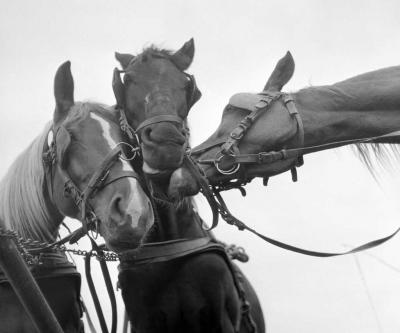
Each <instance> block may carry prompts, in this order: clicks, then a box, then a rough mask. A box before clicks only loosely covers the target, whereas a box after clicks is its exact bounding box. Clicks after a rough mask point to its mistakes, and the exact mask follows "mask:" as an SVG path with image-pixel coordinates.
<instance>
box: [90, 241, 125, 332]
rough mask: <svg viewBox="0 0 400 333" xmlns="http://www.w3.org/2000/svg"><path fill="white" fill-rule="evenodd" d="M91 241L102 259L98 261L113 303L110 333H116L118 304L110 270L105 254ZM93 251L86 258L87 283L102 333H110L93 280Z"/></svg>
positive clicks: (94, 249)
mask: <svg viewBox="0 0 400 333" xmlns="http://www.w3.org/2000/svg"><path fill="white" fill-rule="evenodd" d="M89 239H90V242H91V243H92V248H93V250H92V251H96V252H97V254H98V255H100V257H101V259H98V260H99V262H100V268H101V272H102V273H103V278H104V282H105V284H106V287H107V292H108V296H109V298H110V303H111V312H112V323H111V331H110V332H111V333H116V331H117V302H116V299H115V294H114V289H113V286H112V282H111V278H110V273H109V271H108V268H107V263H106V261H105V260H104V258H103V255H104V252H103V250H102V249H101V248H100V247H99V246H98V245H97V244H96V242H95V241H94V240H93V239H92V238H91V237H89ZM92 251H90V252H89V253H87V254H86V256H85V273H86V279H87V282H88V286H89V290H90V293H91V295H92V298H93V303H94V305H95V308H96V312H97V316H98V318H99V322H100V326H101V329H102V332H103V333H108V328H107V324H106V321H105V319H104V314H103V310H102V308H101V304H100V301H99V297H98V295H97V292H96V287H95V285H94V283H93V279H92V273H91V267H90V260H91V253H92ZM98 258H99V257H98Z"/></svg>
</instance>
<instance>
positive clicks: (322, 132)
mask: <svg viewBox="0 0 400 333" xmlns="http://www.w3.org/2000/svg"><path fill="white" fill-rule="evenodd" d="M293 72H294V61H293V58H292V56H291V54H290V53H289V52H288V53H287V54H286V56H285V57H283V58H282V59H281V60H280V61H279V63H278V65H277V66H276V68H275V70H274V72H273V73H272V74H271V76H270V78H269V80H268V82H267V84H266V85H265V87H264V89H263V92H262V93H260V94H248V93H246V94H243V93H241V94H237V95H234V96H233V97H232V98H231V100H230V102H229V104H228V105H227V106H226V107H225V109H224V112H223V115H222V121H221V123H220V125H219V127H218V128H217V130H216V131H215V132H214V134H212V135H211V136H210V137H209V138H208V139H207V140H206V141H205V142H203V143H202V144H200V145H199V146H198V147H196V148H194V149H193V151H194V153H193V154H194V156H195V158H196V159H197V160H198V161H199V162H200V163H202V168H203V170H204V172H205V174H206V176H207V178H208V179H209V181H210V182H211V183H214V184H218V183H221V182H222V183H223V182H227V181H230V180H234V179H238V178H239V179H241V180H242V181H244V182H246V181H249V180H251V179H252V178H254V177H269V176H273V175H276V174H280V173H282V172H284V171H287V170H289V169H290V168H292V167H293V166H295V165H296V164H297V165H298V164H299V163H298V158H299V157H300V156H302V155H303V154H308V153H312V152H317V151H321V150H325V149H330V148H335V147H339V146H343V145H347V144H352V143H356V144H357V145H356V147H357V149H358V151H359V152H360V154H361V157H362V158H363V160H364V161H365V162H366V163H367V165H369V166H370V154H369V153H370V152H371V151H372V152H374V153H375V154H376V155H377V157H381V158H384V157H385V151H386V150H385V149H381V147H380V146H379V144H380V143H398V142H399V137H400V136H398V135H397V134H396V133H394V134H393V135H389V136H386V137H381V138H376V137H377V136H381V135H384V134H387V133H390V132H394V131H397V130H399V129H400V94H399V92H400V67H399V66H398V67H390V68H385V69H381V70H376V71H373V72H369V73H365V74H362V75H359V76H356V77H353V78H350V79H347V80H345V81H342V82H338V83H335V84H333V85H330V86H320V87H309V88H305V89H302V90H300V91H298V92H296V93H292V94H290V95H288V94H281V93H280V90H281V88H282V87H283V86H284V85H285V84H286V83H287V82H288V81H289V80H290V78H291V77H292V75H293ZM268 95H269V96H270V97H271V101H270V102H269V103H268V106H267V107H265V105H266V103H265V104H262V105H261V108H260V111H259V112H258V114H257V117H256V119H255V120H254V121H252V122H251V125H250V126H249V127H247V128H246V130H245V132H244V133H243V135H242V136H241V137H240V138H239V139H238V140H235V139H234V140H233V141H235V143H234V145H232V146H230V147H231V148H233V147H234V148H235V149H237V150H235V151H234V150H233V149H232V150H231V151H228V152H227V154H225V155H224V157H223V158H221V159H220V160H219V162H220V163H218V162H217V161H216V160H217V159H218V158H220V157H221V147H222V146H223V144H224V143H225V142H227V141H228V138H231V133H232V132H234V131H237V130H235V129H236V128H237V126H238V124H239V123H241V122H242V121H243V119H244V118H245V117H246V116H248V115H250V114H251V112H252V111H254V110H255V109H256V108H257V103H259V102H260V101H262V100H263V99H265V98H266V96H268ZM261 103H264V102H261ZM289 104H290V105H289ZM296 110H297V111H296ZM296 112H297V113H298V116H295V113H296ZM246 126H247V125H246ZM303 132H304V133H303ZM371 137H372V139H370V140H368V143H372V145H369V147H372V148H373V149H370V150H369V149H368V146H366V145H365V143H362V142H363V141H364V140H363V139H364V138H371ZM225 147H226V146H225ZM297 148H299V149H297ZM259 153H262V154H261V155H260V154H259ZM235 155H236V156H238V158H236V157H235ZM256 157H257V159H258V160H256V159H255V158H256ZM239 159H240V160H241V161H242V162H243V163H238V162H237V161H239ZM217 166H218V168H219V169H222V170H223V171H224V170H230V169H231V170H232V171H233V172H223V173H221V172H220V171H218V169H217ZM194 186H195V185H194V182H193V180H192V179H191V178H190V177H187V176H186V175H185V174H183V176H182V177H180V178H179V179H175V180H174V181H173V182H171V185H170V187H171V189H170V191H174V192H179V193H180V194H181V195H185V193H192V192H193V187H194Z"/></svg>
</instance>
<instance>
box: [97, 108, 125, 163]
mask: <svg viewBox="0 0 400 333" xmlns="http://www.w3.org/2000/svg"><path fill="white" fill-rule="evenodd" d="M90 117H91V118H92V119H94V120H96V121H98V122H99V123H100V127H101V129H102V130H103V137H104V139H106V141H107V143H108V146H109V147H110V150H112V149H114V148H115V147H116V146H117V144H118V142H116V141H115V140H114V139H113V137H112V135H111V126H110V124H109V123H108V121H106V120H105V119H104V118H102V117H100V116H98V115H97V114H95V113H93V112H91V113H90ZM121 163H122V170H124V171H130V170H132V167H131V166H130V165H129V163H128V162H127V161H125V160H121Z"/></svg>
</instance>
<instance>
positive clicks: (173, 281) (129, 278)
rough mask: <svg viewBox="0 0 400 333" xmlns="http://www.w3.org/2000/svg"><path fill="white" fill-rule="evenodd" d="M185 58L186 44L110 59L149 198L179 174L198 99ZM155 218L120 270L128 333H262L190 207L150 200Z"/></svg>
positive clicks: (241, 287) (233, 270)
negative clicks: (192, 109) (117, 67)
mask: <svg viewBox="0 0 400 333" xmlns="http://www.w3.org/2000/svg"><path fill="white" fill-rule="evenodd" d="M193 55H194V44H193V40H190V41H189V42H187V43H186V44H185V45H184V46H183V47H182V48H181V49H180V50H179V51H177V52H174V53H173V52H170V51H166V50H160V49H157V48H155V47H150V48H148V49H146V50H144V51H143V53H141V54H139V55H138V56H133V55H129V54H120V53H116V58H117V60H118V61H119V62H120V64H121V66H122V67H123V72H124V73H125V75H124V82H123V83H122V81H121V80H120V77H119V73H118V71H114V82H113V85H114V91H115V94H116V97H117V103H118V105H119V106H120V107H123V108H124V111H125V114H126V117H127V119H128V122H129V124H130V126H132V127H133V128H134V129H135V130H136V133H137V134H138V136H139V141H140V146H141V151H142V157H143V170H144V172H146V173H147V175H148V177H149V179H150V180H151V182H150V186H151V187H152V189H153V193H154V194H156V197H158V195H157V194H158V192H159V189H161V192H164V191H165V189H166V188H167V187H168V182H169V178H170V175H171V173H172V172H174V173H175V172H178V173H179V172H180V171H182V170H184V169H182V168H181V166H182V163H183V159H184V156H185V154H186V149H187V147H188V145H189V144H188V139H189V133H188V129H187V125H186V117H187V114H188V111H189V109H190V107H191V106H192V105H193V104H194V103H195V102H196V101H197V100H198V99H199V98H200V95H201V94H200V92H199V90H198V89H197V87H196V85H195V81H194V78H193V77H192V76H190V75H188V74H186V73H185V72H184V70H186V68H187V67H188V66H189V65H190V63H191V62H192V58H193ZM177 169H178V171H176V170H177ZM156 215H157V219H156V220H157V223H156V228H155V229H154V231H153V232H152V233H151V234H150V236H149V237H147V239H146V242H149V243H146V244H145V245H144V246H143V247H142V248H141V249H140V250H139V251H138V252H137V253H134V254H133V256H129V255H128V256H127V257H126V258H125V259H124V258H123V259H122V263H121V273H120V276H119V281H120V284H121V288H122V295H123V298H124V302H125V305H126V308H127V311H128V315H129V318H130V321H131V324H132V332H135V333H139V332H146V333H151V332H224V333H225V332H232V333H233V332H243V333H244V332H264V330H265V328H264V326H265V325H264V319H263V315H262V311H261V307H260V304H259V302H258V299H257V296H256V294H255V292H254V290H253V289H252V287H251V285H250V283H249V282H248V281H247V279H246V278H245V277H244V275H243V274H242V273H241V272H240V270H239V269H238V268H237V267H236V266H234V265H233V264H232V263H231V260H230V259H229V258H228V257H227V255H226V252H225V251H224V249H222V248H221V246H220V245H218V243H217V242H216V241H215V239H214V238H213V236H212V234H211V233H210V232H208V231H204V230H203V229H202V227H201V223H202V222H201V219H200V217H199V216H198V214H197V213H196V212H195V209H194V206H193V203H192V201H191V200H189V199H185V200H182V201H181V202H180V203H179V204H178V205H177V206H172V205H171V204H169V203H166V202H165V201H162V200H159V199H156ZM247 302H248V303H247ZM248 305H249V306H250V312H247V310H248ZM248 313H250V314H251V316H248V315H247V314H248Z"/></svg>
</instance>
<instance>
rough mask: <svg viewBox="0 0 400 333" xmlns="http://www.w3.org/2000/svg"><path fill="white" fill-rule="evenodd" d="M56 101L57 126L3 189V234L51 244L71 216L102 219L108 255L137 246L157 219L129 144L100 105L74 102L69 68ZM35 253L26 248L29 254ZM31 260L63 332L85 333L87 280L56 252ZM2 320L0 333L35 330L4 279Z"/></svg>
mask: <svg viewBox="0 0 400 333" xmlns="http://www.w3.org/2000/svg"><path fill="white" fill-rule="evenodd" d="M54 95H55V102H56V109H55V111H54V114H53V121H52V122H49V124H48V125H47V126H46V127H45V129H44V130H43V132H42V133H41V134H40V135H39V136H38V137H37V138H36V139H35V140H34V141H33V142H32V143H31V145H30V146H29V147H28V148H27V149H26V150H25V151H24V152H23V153H22V154H21V155H20V156H19V157H18V158H17V160H16V161H15V162H14V163H13V164H12V165H11V167H10V168H9V171H8V173H7V174H6V176H5V177H4V178H3V179H2V181H1V183H0V218H1V220H2V221H4V222H5V225H2V226H1V227H2V228H3V229H4V228H5V229H12V230H14V231H15V232H16V233H17V234H18V235H19V236H21V237H23V238H24V239H28V238H29V239H32V240H36V241H39V242H46V243H53V242H54V241H55V240H56V237H57V234H58V229H59V226H60V224H61V223H62V221H63V219H64V217H65V216H69V217H72V218H77V219H79V220H81V221H82V223H86V219H87V218H88V217H91V218H92V221H93V217H94V216H96V217H97V219H96V221H97V224H98V228H99V231H100V233H101V235H103V236H104V238H105V240H106V242H107V244H108V246H109V247H110V248H112V249H115V250H119V249H125V248H127V247H128V248H133V247H136V246H138V245H139V243H140V241H141V239H142V238H143V237H144V235H145V234H146V233H147V231H148V230H149V228H150V227H151V226H152V225H153V222H154V218H153V212H152V208H151V206H150V201H149V199H148V197H147V196H146V195H145V194H144V191H143V189H142V187H141V185H140V183H139V182H138V179H137V174H136V173H135V172H134V171H133V169H132V167H131V166H130V164H129V163H128V162H127V161H125V160H123V159H122V158H120V157H121V153H122V152H121V148H120V145H121V142H122V141H123V140H122V136H121V133H120V129H119V126H118V122H117V121H116V119H114V118H113V117H112V116H110V113H109V112H108V111H107V110H106V109H105V108H104V107H103V106H101V105H99V104H94V103H79V102H76V103H75V102H74V84H73V78H72V74H71V71H70V63H69V62H66V63H64V64H63V65H61V66H60V67H59V69H58V71H57V73H56V76H55V81H54ZM105 156H106V158H104V157H105ZM105 162H106V163H105ZM89 185H90V186H89ZM89 187H90V188H92V187H93V189H94V188H96V191H92V190H90V189H89ZM86 194H87V196H86ZM78 199H79V200H78ZM32 246H33V245H32V244H30V245H26V247H27V249H28V250H29V248H30V247H32ZM33 247H34V246H33ZM28 259H29V264H30V269H31V271H32V273H33V275H34V277H35V278H36V279H37V282H38V284H39V286H40V288H41V290H42V292H43V294H44V296H45V298H46V299H47V301H48V303H49V305H50V307H51V308H52V310H53V311H54V313H55V315H56V317H57V319H58V321H59V323H60V325H61V326H62V328H63V330H64V332H82V331H83V326H82V324H81V320H80V317H81V305H80V299H79V298H80V283H81V280H80V274H79V273H78V272H77V270H76V268H75V266H74V265H73V264H71V263H70V262H69V261H68V260H67V257H66V256H65V254H64V253H62V252H58V251H52V250H48V251H45V252H43V253H40V254H35V255H34V254H32V255H29V256H28ZM0 318H1V323H0V332H7V333H10V332H18V333H22V332H32V331H33V330H34V326H33V323H32V321H31V319H30V317H29V316H28V314H27V313H26V311H25V310H24V308H23V306H22V304H21V303H20V302H19V301H18V298H17V296H16V294H15V293H14V291H13V289H12V287H11V286H10V284H9V282H8V281H7V279H6V278H5V277H4V275H1V272H0Z"/></svg>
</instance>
